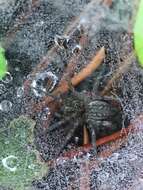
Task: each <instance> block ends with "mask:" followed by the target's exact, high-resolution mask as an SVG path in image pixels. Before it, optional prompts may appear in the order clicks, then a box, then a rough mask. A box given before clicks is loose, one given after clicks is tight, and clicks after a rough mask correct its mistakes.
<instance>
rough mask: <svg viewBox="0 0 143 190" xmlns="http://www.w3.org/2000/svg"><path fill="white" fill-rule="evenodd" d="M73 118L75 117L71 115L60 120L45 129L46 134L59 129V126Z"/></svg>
mask: <svg viewBox="0 0 143 190" xmlns="http://www.w3.org/2000/svg"><path fill="white" fill-rule="evenodd" d="M74 117H75V115H74V114H73V115H71V116H69V117H67V118H66V119H62V120H61V121H59V122H56V123H54V124H52V125H51V126H50V127H49V128H47V132H53V131H54V130H56V129H57V128H58V127H60V126H61V125H64V124H66V123H67V122H69V121H70V120H71V119H73V118H74Z"/></svg>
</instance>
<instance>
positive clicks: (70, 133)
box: [57, 122, 79, 156]
mask: <svg viewBox="0 0 143 190" xmlns="http://www.w3.org/2000/svg"><path fill="white" fill-rule="evenodd" d="M78 125H79V123H78V122H76V123H75V124H74V125H73V127H72V128H71V129H70V130H69V133H68V134H67V136H66V137H65V141H64V143H63V144H62V145H61V148H60V150H59V151H58V152H57V156H59V154H60V153H61V152H62V151H63V149H64V148H65V146H66V145H67V144H68V142H69V140H70V139H71V138H72V137H73V135H74V132H75V130H76V129H77V127H78Z"/></svg>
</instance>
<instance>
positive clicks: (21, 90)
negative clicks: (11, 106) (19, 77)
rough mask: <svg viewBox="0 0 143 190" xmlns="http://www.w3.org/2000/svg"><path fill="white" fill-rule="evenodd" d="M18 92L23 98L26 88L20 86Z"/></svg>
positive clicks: (19, 96)
mask: <svg viewBox="0 0 143 190" xmlns="http://www.w3.org/2000/svg"><path fill="white" fill-rule="evenodd" d="M16 94H17V97H18V98H21V97H22V96H23V94H24V88H23V87H19V88H18V89H17V93H16Z"/></svg>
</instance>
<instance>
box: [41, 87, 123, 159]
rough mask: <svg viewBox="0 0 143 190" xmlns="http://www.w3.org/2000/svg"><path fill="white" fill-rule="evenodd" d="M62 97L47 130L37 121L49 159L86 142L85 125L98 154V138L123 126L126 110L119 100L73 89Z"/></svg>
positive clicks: (42, 146)
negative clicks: (84, 135)
mask: <svg viewBox="0 0 143 190" xmlns="http://www.w3.org/2000/svg"><path fill="white" fill-rule="evenodd" d="M56 101H58V100H56ZM59 101H60V108H59V110H58V111H56V112H55V113H54V115H53V119H52V120H51V122H50V125H49V127H48V128H47V129H46V130H44V131H43V134H42V133H41V129H40V127H39V125H38V124H39V123H37V129H38V133H37V137H38V138H37V143H38V144H39V145H38V146H39V149H40V150H41V153H42V156H43V157H44V159H45V160H48V161H49V160H52V159H55V158H58V157H59V155H60V154H61V153H63V152H64V151H66V150H69V149H71V148H73V147H77V146H80V145H83V128H84V127H86V129H87V131H88V135H89V137H90V142H91V144H92V149H93V151H94V154H95V155H97V147H96V140H97V139H99V138H102V137H104V136H107V135H111V134H112V133H114V132H116V131H119V130H120V129H121V120H122V111H121V109H120V105H119V102H117V101H116V100H113V99H112V98H109V97H101V96H97V95H95V94H91V93H87V92H84V91H83V92H80V93H79V92H77V91H75V90H74V91H73V90H72V91H70V92H68V93H67V94H66V95H61V96H60V98H59ZM39 129H40V130H39ZM40 141H41V143H40Z"/></svg>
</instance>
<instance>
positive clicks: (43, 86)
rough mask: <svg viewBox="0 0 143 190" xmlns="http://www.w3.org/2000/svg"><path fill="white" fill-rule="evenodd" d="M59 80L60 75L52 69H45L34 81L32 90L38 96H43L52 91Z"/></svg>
mask: <svg viewBox="0 0 143 190" xmlns="http://www.w3.org/2000/svg"><path fill="white" fill-rule="evenodd" d="M57 82H58V77H57V76H56V75H55V74H53V73H52V72H50V71H45V72H43V73H40V74H38V75H37V76H36V79H35V80H33V82H32V85H31V87H32V91H33V92H34V94H35V96H36V97H43V96H45V95H46V93H48V92H51V91H52V90H53V89H54V88H55V86H56V84H57Z"/></svg>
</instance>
